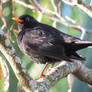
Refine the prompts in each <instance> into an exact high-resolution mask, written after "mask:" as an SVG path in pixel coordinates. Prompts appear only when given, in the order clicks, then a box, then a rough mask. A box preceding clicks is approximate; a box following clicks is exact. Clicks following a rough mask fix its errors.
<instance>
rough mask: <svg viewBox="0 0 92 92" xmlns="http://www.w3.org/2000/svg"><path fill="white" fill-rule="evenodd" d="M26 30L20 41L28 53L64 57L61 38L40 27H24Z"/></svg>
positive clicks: (57, 57)
mask: <svg viewBox="0 0 92 92" xmlns="http://www.w3.org/2000/svg"><path fill="white" fill-rule="evenodd" d="M26 31H28V32H26V33H25V35H24V36H23V40H22V41H23V44H24V47H25V49H28V50H29V51H30V53H35V54H39V55H43V56H49V57H54V58H56V59H59V60H61V59H62V58H64V57H65V51H64V50H65V49H64V45H63V43H64V41H63V38H61V39H58V37H57V38H54V37H53V34H51V33H48V32H46V31H44V30H42V29H41V28H35V29H31V30H30V29H26ZM59 41H61V42H59Z"/></svg>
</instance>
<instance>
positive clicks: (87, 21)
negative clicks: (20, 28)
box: [0, 0, 92, 92]
mask: <svg viewBox="0 0 92 92" xmlns="http://www.w3.org/2000/svg"><path fill="white" fill-rule="evenodd" d="M2 1H5V2H4V3H3V4H2V16H3V17H4V18H5V20H6V21H7V28H4V32H6V33H7V31H8V30H9V29H10V27H11V25H12V24H13V23H14V21H12V17H14V16H15V17H19V16H21V15H22V14H30V15H32V16H34V17H35V18H36V19H37V18H38V16H39V13H38V12H34V11H32V10H30V9H28V8H25V7H24V6H22V5H20V4H18V3H13V1H14V0H2ZM22 1H24V2H25V3H27V4H30V2H29V0H22ZM38 1H39V3H40V5H41V6H42V7H43V8H47V9H50V10H52V11H53V10H54V9H53V6H52V4H51V0H38ZM82 1H83V2H84V3H85V4H86V5H89V4H90V2H91V0H82ZM58 2H59V0H55V4H56V6H57V7H58ZM13 4H14V6H13ZM61 4H62V5H61V14H62V16H63V17H65V16H69V17H71V18H72V19H73V20H75V21H76V22H77V23H78V24H80V25H81V26H83V27H84V28H85V29H88V30H91V29H92V18H90V17H89V16H88V15H87V14H85V13H84V12H83V11H82V10H80V9H79V8H78V7H76V6H74V7H70V6H68V5H67V4H64V3H63V2H62V0H61ZM44 12H45V11H44ZM49 15H51V16H53V17H56V16H55V15H53V14H49ZM66 21H67V20H66ZM67 22H69V21H67ZM41 23H45V24H49V25H51V26H52V24H53V21H52V20H50V19H48V18H47V17H46V16H44V15H42V19H41ZM69 23H71V22H69ZM2 25H3V21H2V20H1V18H0V27H1V26H2ZM14 28H15V29H17V23H15V24H14ZM56 28H57V29H59V30H61V31H63V32H65V33H68V34H70V35H73V36H75V37H78V38H80V36H81V32H80V31H78V30H74V29H72V28H68V27H66V26H64V25H62V24H60V23H57V24H56ZM9 38H10V40H11V43H12V45H13V47H14V48H15V49H16V52H17V54H18V55H19V56H20V58H21V59H22V61H23V64H24V65H25V67H26V69H27V71H28V72H29V73H30V75H31V76H32V77H33V78H37V77H38V76H39V75H40V73H41V71H42V68H43V67H44V65H41V64H39V65H38V64H36V63H33V62H32V60H30V59H29V58H28V57H27V56H25V55H24V54H23V53H22V52H21V51H20V49H19V48H18V45H17V41H16V35H15V33H14V32H11V33H10V35H9ZM84 40H87V41H92V34H86V35H85V36H84ZM78 53H80V54H81V55H82V56H86V58H87V59H86V61H85V65H86V66H87V67H89V68H92V49H91V48H87V49H84V50H81V51H79V52H78ZM4 59H5V57H4ZM6 62H7V60H6ZM7 64H8V67H9V72H10V80H9V82H10V86H9V89H8V91H6V92H17V83H18V80H17V78H16V76H15V74H14V72H13V70H12V68H11V66H10V65H9V63H8V62H7ZM3 81H4V79H3V75H2V80H0V92H5V91H4V90H3V86H4V83H3ZM67 91H68V82H67V78H63V79H62V80H60V81H59V82H58V83H57V84H56V85H55V86H54V87H53V88H51V89H50V92H67ZM72 92H92V89H91V88H89V87H88V84H86V83H84V82H81V81H79V80H78V79H76V78H75V79H74V85H73V89H72Z"/></svg>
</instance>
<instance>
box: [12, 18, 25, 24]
mask: <svg viewBox="0 0 92 92" xmlns="http://www.w3.org/2000/svg"><path fill="white" fill-rule="evenodd" d="M12 20H14V21H16V22H17V23H22V22H23V20H21V19H19V18H15V17H14V18H12Z"/></svg>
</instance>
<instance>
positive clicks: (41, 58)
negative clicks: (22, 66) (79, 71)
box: [13, 15, 92, 77]
mask: <svg viewBox="0 0 92 92" xmlns="http://www.w3.org/2000/svg"><path fill="white" fill-rule="evenodd" d="M13 20H14V21H16V22H18V28H19V34H18V36H17V40H18V45H19V48H20V49H21V50H22V51H23V52H24V53H25V54H26V55H27V56H29V57H30V58H31V59H32V60H33V61H35V62H36V63H41V64H46V66H47V64H52V66H51V67H53V66H54V63H55V62H58V61H62V60H65V61H67V62H72V59H75V60H85V59H84V58H83V57H80V56H79V55H78V54H77V53H76V51H78V50H80V49H83V48H86V47H88V46H92V42H89V41H83V40H80V39H79V38H76V37H72V36H70V35H68V34H65V33H62V32H60V31H59V30H58V29H56V28H53V27H51V26H49V25H46V24H42V23H39V22H38V21H37V20H35V19H34V18H33V17H32V16H30V15H22V16H20V17H19V18H13ZM46 66H45V68H46ZM45 68H44V70H45ZM44 70H43V71H42V73H41V75H40V77H41V76H42V75H43V72H44Z"/></svg>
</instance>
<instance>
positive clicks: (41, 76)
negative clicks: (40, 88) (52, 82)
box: [35, 74, 45, 80]
mask: <svg viewBox="0 0 92 92" xmlns="http://www.w3.org/2000/svg"><path fill="white" fill-rule="evenodd" d="M44 77H45V75H44V74H42V75H40V76H39V77H38V78H36V79H35V80H39V79H41V78H44Z"/></svg>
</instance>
